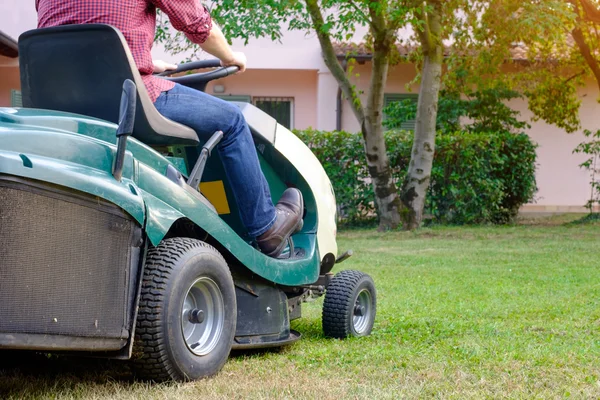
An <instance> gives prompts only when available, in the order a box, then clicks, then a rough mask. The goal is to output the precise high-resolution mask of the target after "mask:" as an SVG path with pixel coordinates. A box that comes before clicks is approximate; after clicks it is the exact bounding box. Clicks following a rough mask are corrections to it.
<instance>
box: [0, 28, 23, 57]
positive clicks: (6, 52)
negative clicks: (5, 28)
mask: <svg viewBox="0 0 600 400" xmlns="http://www.w3.org/2000/svg"><path fill="white" fill-rule="evenodd" d="M0 55H2V56H5V57H10V58H17V57H19V46H18V45H17V41H16V40H15V39H13V38H11V37H10V36H8V35H7V34H6V33H4V32H2V31H0Z"/></svg>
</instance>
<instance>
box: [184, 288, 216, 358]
mask: <svg viewBox="0 0 600 400" xmlns="http://www.w3.org/2000/svg"><path fill="white" fill-rule="evenodd" d="M224 321H225V305H224V303H223V295H222V294H221V290H220V289H219V287H218V286H217V284H216V283H215V282H214V281H213V280H212V279H209V278H199V279H198V280H196V282H194V283H193V284H192V285H191V286H190V288H189V289H188V291H187V294H186V296H185V300H184V302H183V307H182V310H181V332H182V333H183V337H184V339H185V343H186V344H187V347H188V348H189V349H190V351H191V352H192V353H194V354H196V355H198V356H204V355H207V354H208V353H210V352H211V351H212V350H213V349H214V348H215V347H216V346H217V344H218V343H219V341H220V339H221V334H222V333H223V324H224Z"/></svg>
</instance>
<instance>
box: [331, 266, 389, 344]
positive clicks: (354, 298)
mask: <svg viewBox="0 0 600 400" xmlns="http://www.w3.org/2000/svg"><path fill="white" fill-rule="evenodd" d="M376 311H377V293H376V291H375V283H374V282H373V279H371V277H370V276H369V275H367V274H365V273H363V272H360V271H351V270H347V271H341V272H339V273H338V274H336V275H335V276H334V278H333V280H332V281H331V283H330V284H329V286H328V287H327V292H326V293H325V301H324V304H323V332H324V333H325V336H328V337H332V338H337V339H345V338H347V337H348V336H367V335H369V334H370V333H371V330H373V324H374V323H375V314H376Z"/></svg>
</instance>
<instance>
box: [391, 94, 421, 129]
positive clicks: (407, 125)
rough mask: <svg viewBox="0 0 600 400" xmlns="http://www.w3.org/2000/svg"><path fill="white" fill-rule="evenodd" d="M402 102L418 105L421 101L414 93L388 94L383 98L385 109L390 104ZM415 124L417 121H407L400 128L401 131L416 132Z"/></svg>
mask: <svg viewBox="0 0 600 400" xmlns="http://www.w3.org/2000/svg"><path fill="white" fill-rule="evenodd" d="M402 100H412V101H414V102H415V103H416V102H417V101H418V100H419V95H418V94H413V93H386V94H385V95H384V97H383V108H385V107H387V106H389V105H390V103H394V102H396V101H402ZM384 118H385V117H384ZM415 123H416V121H415V120H414V119H413V120H410V121H405V122H403V123H402V125H401V126H400V129H402V130H405V131H414V130H415Z"/></svg>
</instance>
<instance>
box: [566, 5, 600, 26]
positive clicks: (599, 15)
mask: <svg viewBox="0 0 600 400" xmlns="http://www.w3.org/2000/svg"><path fill="white" fill-rule="evenodd" d="M571 3H573V1H571ZM579 3H581V6H582V7H583V11H584V13H585V16H586V19H587V20H589V21H591V22H596V23H600V10H598V8H597V7H596V6H595V5H594V4H593V3H592V2H591V1H590V0H579Z"/></svg>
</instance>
